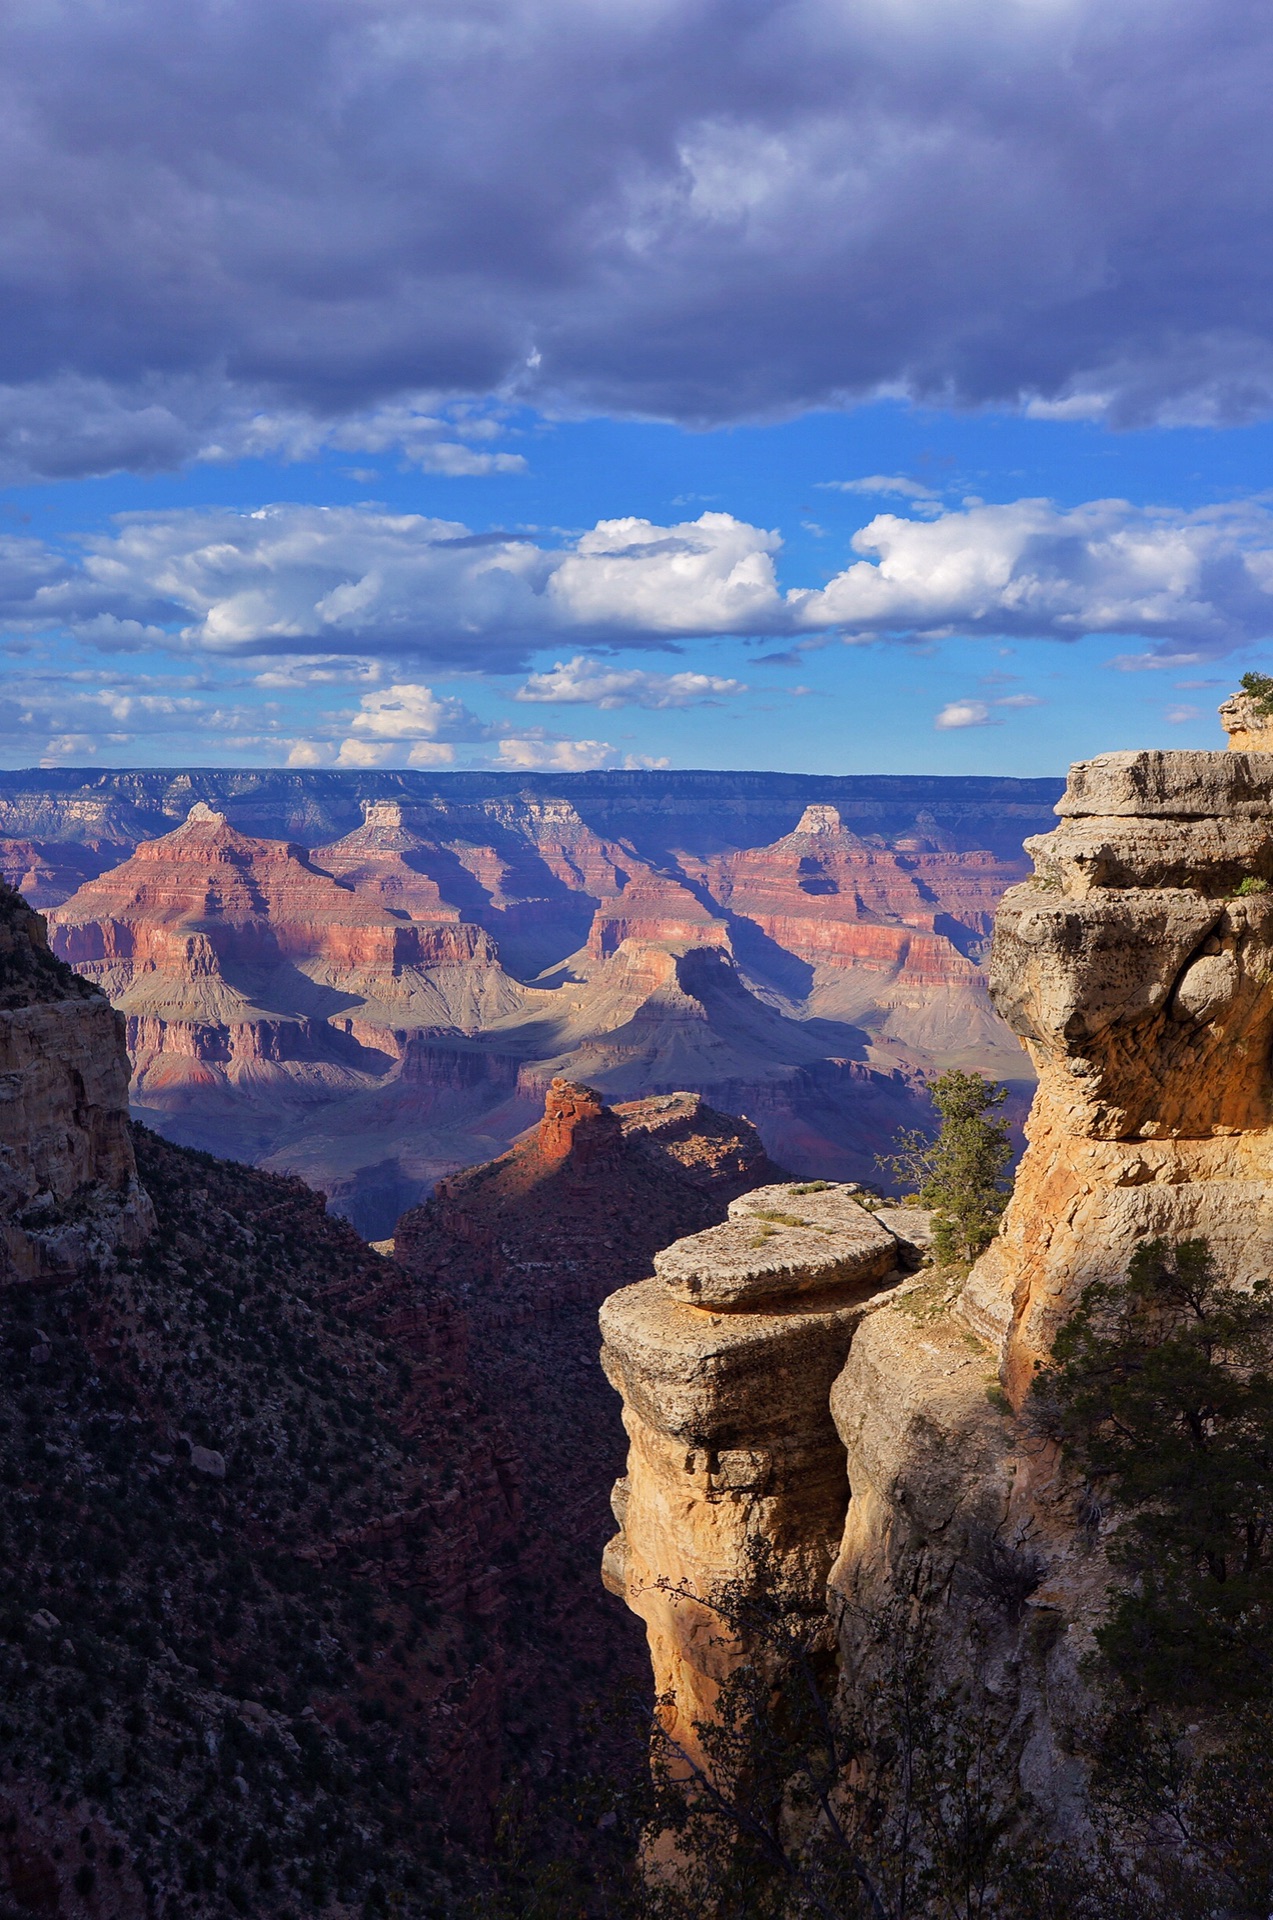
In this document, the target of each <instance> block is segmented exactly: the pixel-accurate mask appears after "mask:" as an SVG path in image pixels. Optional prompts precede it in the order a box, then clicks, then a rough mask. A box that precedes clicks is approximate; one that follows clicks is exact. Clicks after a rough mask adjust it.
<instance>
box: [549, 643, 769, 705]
mask: <svg viewBox="0 0 1273 1920" xmlns="http://www.w3.org/2000/svg"><path fill="white" fill-rule="evenodd" d="M745 692H746V686H745V684H744V682H743V681H741V680H729V679H722V678H721V677H720V676H719V675H716V674H710V673H647V672H645V671H644V670H643V669H641V668H639V667H627V668H619V667H607V666H606V665H605V664H604V663H603V662H602V661H600V660H591V659H589V658H588V656H587V655H586V654H582V653H577V654H576V655H575V657H574V659H573V660H559V661H558V662H557V664H556V665H555V666H554V667H553V668H552V670H551V672H547V673H532V674H531V676H530V678H529V679H528V680H527V682H526V684H525V685H524V686H521V687H519V688H518V689H517V692H516V694H515V695H514V698H515V699H517V700H526V701H539V702H543V703H546V704H554V705H558V706H590V707H601V708H602V709H603V710H606V711H608V710H610V709H612V708H614V707H654V708H660V707H692V706H701V705H702V704H703V703H704V702H705V701H713V700H720V699H722V698H725V697H727V696H729V695H731V694H735V693H745Z"/></svg>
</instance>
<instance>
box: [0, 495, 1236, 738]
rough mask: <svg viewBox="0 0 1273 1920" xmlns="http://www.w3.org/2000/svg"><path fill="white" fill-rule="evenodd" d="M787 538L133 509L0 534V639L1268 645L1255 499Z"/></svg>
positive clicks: (1184, 657) (630, 696) (412, 651)
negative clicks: (70, 539) (842, 561)
mask: <svg viewBox="0 0 1273 1920" xmlns="http://www.w3.org/2000/svg"><path fill="white" fill-rule="evenodd" d="M780 545H781V542H780V539H779V536H778V535H777V534H776V533H774V532H772V531H770V530H767V529H765V528H761V527H755V526H752V525H750V524H749V523H748V522H746V521H743V520H739V519H736V518H735V517H734V516H733V515H731V514H727V513H716V512H712V513H704V514H701V515H700V516H699V518H698V519H697V520H693V521H682V522H679V523H677V524H675V525H671V526H656V525H654V524H653V523H651V522H650V521H647V520H641V519H636V518H625V519H618V520H604V521H601V522H599V523H598V525H597V526H596V527H594V528H592V529H590V530H589V531H587V532H585V533H583V534H580V535H578V536H576V537H575V538H573V539H570V540H566V541H563V542H562V543H561V544H559V545H557V546H549V545H547V544H544V543H542V542H540V541H537V540H535V539H532V538H531V537H530V536H528V535H524V534H520V533H511V532H500V531H496V532H491V533H473V532H471V531H470V530H469V529H468V528H467V527H465V526H463V525H462V524H460V523H459V522H455V521H442V520H435V519H427V518H425V517H423V516H421V515H417V514H390V513H386V512H383V511H380V510H377V509H372V508H358V507H340V508H321V507H311V506H277V507H270V508H262V509H258V510H256V511H253V512H238V511H230V510H221V509H218V510H204V509H196V510H188V511H182V512H173V513H152V514H141V515H133V516H125V517H124V518H123V519H122V520H121V522H120V524H119V525H118V527H117V529H116V531H114V532H113V533H111V534H108V535H94V536H86V537H85V538H84V539H83V540H82V541H81V542H80V551H79V553H77V554H74V555H71V556H69V557H68V555H67V554H65V553H61V552H58V551H57V550H55V549H53V548H52V547H50V546H47V545H45V544H44V543H42V542H40V541H38V540H35V539H31V538H18V537H10V538H8V539H7V540H4V541H0V629H3V628H7V629H8V630H9V631H10V632H11V633H23V632H26V633H36V632H40V631H49V630H52V629H54V628H58V627H61V628H65V629H67V630H69V631H70V632H71V633H73V634H74V635H76V636H78V637H79V638H81V639H82V640H84V641H86V642H88V643H90V644H91V645H93V646H95V647H97V648H98V649H100V650H102V651H104V652H107V653H120V652H137V651H142V650H145V649H147V648H153V647H156V646H162V647H167V648H170V649H173V650H176V651H178V652H185V653H188V654H192V655H199V654H202V655H206V656H216V657H219V658H221V659H224V660H233V659H259V658H260V657H262V656H266V657H272V658H273V660H274V662H275V664H274V666H273V667H272V668H269V669H267V670H266V673H265V675H264V676H262V677H261V678H259V679H258V684H259V685H261V686H265V687H269V686H274V687H285V686H296V685H303V684H321V683H322V682H323V681H324V680H332V679H334V678H336V677H337V676H338V673H339V662H340V661H341V660H342V659H346V658H347V659H349V660H350V662H351V668H350V671H349V672H348V673H346V674H345V675H344V676H343V677H345V678H359V677H361V678H364V679H367V678H374V677H376V675H377V672H378V669H377V668H376V666H375V662H377V661H381V662H392V661H393V660H394V659H410V660H411V661H413V662H423V663H426V664H427V665H428V666H429V667H430V669H431V670H447V671H464V672H480V673H511V672H517V671H523V670H525V669H526V668H527V667H528V666H529V665H530V664H531V663H532V660H533V655H534V652H535V651H536V650H538V649H541V648H544V647H550V646H553V645H554V644H557V643H559V642H560V640H561V639H562V637H569V638H573V639H574V640H575V641H576V642H577V643H583V645H584V646H585V647H586V648H588V647H590V648H593V649H595V648H597V647H605V648H610V649H614V648H618V647H647V648H656V649H664V650H666V649H667V648H669V647H673V648H675V647H676V646H677V645H678V643H680V642H682V641H684V640H687V639H690V638H694V637H699V636H712V635H721V636H740V637H748V636H753V637H757V638H768V637H772V636H776V635H777V636H787V637H791V638H795V637H797V636H801V635H810V634H822V633H827V632H839V633H841V634H842V635H843V636H844V637H846V638H848V639H854V640H861V639H871V638H879V639H903V640H910V639H920V640H924V639H937V638H942V637H945V636H948V635H950V634H953V633H960V634H984V635H988V636H1008V637H1019V638H1023V639H1028V638H1036V639H1053V640H1073V639H1077V638H1079V637H1081V636H1083V635H1085V634H1092V633H1109V634H1117V635H1124V636H1131V637H1133V638H1135V639H1138V640H1141V641H1144V642H1148V643H1150V650H1149V653H1148V655H1147V656H1145V655H1140V656H1138V655H1135V654H1133V655H1132V656H1130V658H1127V657H1122V658H1120V664H1123V665H1137V664H1141V663H1142V662H1143V661H1144V660H1146V659H1147V660H1148V661H1149V662H1151V663H1152V662H1153V661H1155V660H1162V661H1163V662H1165V663H1168V664H1177V665H1179V664H1184V663H1185V662H1187V661H1195V660H1199V659H1203V658H1207V657H1209V656H1217V655H1221V654H1224V653H1227V652H1230V651H1232V650H1233V649H1235V648H1238V647H1241V646H1245V645H1249V644H1251V643H1253V642H1255V641H1259V640H1262V639H1264V638H1266V637H1268V636H1269V635H1271V634H1273V504H1270V502H1269V501H1267V500H1264V499H1254V500H1248V501H1244V502H1237V503H1234V504H1231V505H1227V506H1222V507H1209V508H1203V509H1198V510H1194V511H1188V512H1186V511H1183V510H1180V509H1175V508H1143V507H1136V506H1132V505H1130V504H1129V503H1128V502H1126V501H1122V500H1098V501H1091V502H1088V503H1086V504H1085V505H1083V506H1079V507H1074V508H1061V507H1057V506H1056V505H1054V504H1053V503H1052V502H1050V501H1047V500H1017V501H1013V502H1010V503H1007V504H1005V505H989V506H987V505H976V506H969V507H963V508H960V509H958V510H954V511H949V512H944V513H938V514H936V515H935V516H931V517H928V518H925V519H908V518H903V517H901V516H899V515H896V514H892V513H883V514H879V515H877V516H876V517H875V518H874V519H873V520H871V521H870V522H869V524H868V525H867V526H865V527H863V528H862V529H861V530H860V532H858V533H857V534H855V535H854V536H853V539H852V541H851V543H850V546H851V553H852V556H855V557H847V564H846V565H844V566H843V567H842V568H841V569H840V571H839V572H837V573H835V574H833V576H832V577H831V578H830V579H829V580H828V581H827V582H826V583H825V584H824V585H822V586H820V587H802V586H793V587H789V588H787V589H786V590H785V591H784V589H783V588H782V587H781V585H780V583H779V579H778V574H777V569H776V558H777V555H778V552H779V549H780ZM293 657H294V665H289V664H288V662H289V658H293ZM795 657H796V658H798V655H796V656H795ZM738 691H741V683H740V682H738V681H736V680H732V679H728V678H726V677H723V676H713V675H710V674H703V673H701V672H699V673H672V674H654V673H650V672H648V671H646V670H644V669H634V668H622V669H620V668H617V667H611V666H609V665H606V664H604V663H602V662H599V661H598V660H597V659H596V658H595V657H594V656H593V654H591V653H589V652H586V651H585V652H581V653H579V654H576V655H575V656H574V657H572V658H570V659H563V660H559V661H558V662H557V664H556V665H555V666H554V667H553V668H552V669H551V670H550V671H540V672H535V673H533V674H532V675H531V677H530V678H529V679H528V680H526V682H525V683H524V685H523V687H522V689H521V691H520V694H519V695H518V697H519V698H520V699H522V700H523V701H528V702H541V703H549V702H558V703H562V704H592V705H596V706H600V707H616V706H622V705H638V706H653V707H660V706H662V707H674V706H684V705H687V704H695V703H697V702H699V701H701V700H707V699H713V698H723V697H727V696H729V695H732V694H734V693H736V692H738ZM381 697H382V696H381V695H377V696H376V698H381ZM365 731H368V732H370V731H374V729H372V728H371V727H370V725H369V726H368V727H367V728H366V729H365Z"/></svg>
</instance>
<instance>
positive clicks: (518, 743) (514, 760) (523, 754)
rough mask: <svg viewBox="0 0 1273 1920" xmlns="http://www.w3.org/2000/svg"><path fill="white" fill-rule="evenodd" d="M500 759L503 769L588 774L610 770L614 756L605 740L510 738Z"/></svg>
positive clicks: (503, 741) (503, 746)
mask: <svg viewBox="0 0 1273 1920" xmlns="http://www.w3.org/2000/svg"><path fill="white" fill-rule="evenodd" d="M499 757H500V760H501V761H502V762H503V763H504V765H506V766H510V767H526V768H528V769H529V768H539V767H542V768H546V769H548V770H549V771H551V772H555V773H590V772H591V771H592V769H593V768H594V767H608V766H611V765H612V764H613V763H614V760H615V758H616V755H615V750H614V748H613V747H612V746H611V745H610V743H609V741H608V740H549V739H542V740H541V739H533V738H526V739H517V738H509V739H507V740H501V741H500V743H499ZM645 764H649V763H645Z"/></svg>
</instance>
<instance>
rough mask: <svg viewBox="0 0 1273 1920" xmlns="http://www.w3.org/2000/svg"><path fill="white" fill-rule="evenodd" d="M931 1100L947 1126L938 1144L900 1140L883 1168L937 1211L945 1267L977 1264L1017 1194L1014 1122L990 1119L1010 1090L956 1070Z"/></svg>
mask: <svg viewBox="0 0 1273 1920" xmlns="http://www.w3.org/2000/svg"><path fill="white" fill-rule="evenodd" d="M929 1097H930V1098H931V1100H932V1103H933V1105H934V1107H935V1108H936V1109H937V1114H938V1117H939V1120H940V1122H941V1124H940V1126H939V1128H938V1131H937V1136H936V1138H935V1139H934V1138H931V1137H930V1136H929V1135H928V1134H926V1133H922V1132H920V1131H918V1130H912V1131H904V1132H902V1133H899V1134H898V1136H897V1151H896V1153H894V1154H890V1155H887V1156H884V1157H882V1158H881V1159H880V1160H879V1162H878V1164H879V1165H880V1166H882V1167H884V1168H885V1169H886V1170H887V1171H888V1172H889V1173H891V1174H892V1176H893V1178H894V1179H895V1180H897V1181H899V1182H901V1183H902V1184H903V1185H909V1186H911V1187H912V1189H913V1197H914V1198H915V1199H917V1200H918V1201H919V1203H920V1205H921V1206H924V1207H931V1208H932V1210H933V1215H934V1219H933V1248H934V1251H935V1252H936V1254H937V1257H938V1259H939V1260H943V1261H953V1260H959V1261H965V1260H975V1259H976V1258H977V1255H978V1254H979V1253H984V1251H985V1249H986V1248H987V1247H988V1246H989V1245H990V1242H991V1240H993V1238H994V1235H995V1229H996V1227H997V1226H998V1224H999V1216H1000V1214H1001V1213H1002V1212H1003V1210H1004V1208H1005V1207H1006V1206H1007V1204H1008V1194H1009V1192H1010V1191H1011V1183H1010V1182H1008V1181H1006V1180H1005V1179H1004V1174H1005V1172H1006V1170H1007V1168H1008V1165H1009V1163H1010V1162H1011V1159H1012V1144H1011V1141H1010V1140H1009V1138H1008V1122H1007V1121H1006V1120H1004V1119H992V1118H990V1115H991V1114H992V1112H993V1110H994V1109H995V1108H996V1107H1001V1106H1002V1105H1003V1103H1004V1101H1005V1100H1006V1099H1007V1097H1008V1089H1007V1088H1006V1087H1002V1086H997V1085H995V1084H994V1083H993V1082H992V1081H989V1080H987V1079H986V1078H985V1076H984V1075H983V1074H980V1073H964V1072H961V1071H960V1069H959V1068H957V1067H952V1068H951V1069H950V1071H949V1072H947V1073H943V1074H941V1075H940V1076H939V1077H938V1078H937V1079H936V1080H934V1082H933V1084H932V1086H931V1088H930V1089H929Z"/></svg>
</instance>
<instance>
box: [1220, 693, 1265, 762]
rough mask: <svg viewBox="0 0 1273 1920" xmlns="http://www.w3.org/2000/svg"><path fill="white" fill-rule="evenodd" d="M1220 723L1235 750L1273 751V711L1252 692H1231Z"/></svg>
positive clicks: (1248, 751)
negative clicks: (1267, 708) (1265, 710)
mask: <svg viewBox="0 0 1273 1920" xmlns="http://www.w3.org/2000/svg"><path fill="white" fill-rule="evenodd" d="M1220 724H1221V726H1222V727H1223V728H1224V730H1225V732H1226V733H1227V734H1228V736H1229V746H1230V747H1231V748H1232V750H1233V751H1234V752H1235V753H1270V752H1273V713H1266V712H1264V711H1263V710H1262V706H1261V703H1260V702H1259V701H1258V700H1256V699H1255V698H1254V697H1253V696H1252V695H1251V694H1249V693H1235V694H1232V695H1231V696H1230V698H1229V699H1228V700H1226V701H1225V703H1224V705H1223V706H1222V707H1221V709H1220Z"/></svg>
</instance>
